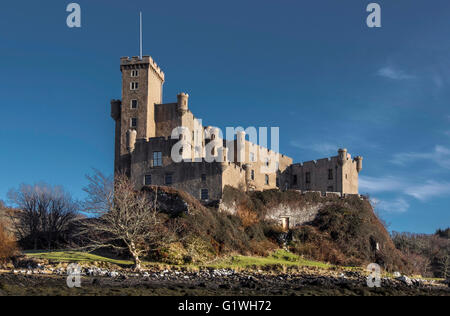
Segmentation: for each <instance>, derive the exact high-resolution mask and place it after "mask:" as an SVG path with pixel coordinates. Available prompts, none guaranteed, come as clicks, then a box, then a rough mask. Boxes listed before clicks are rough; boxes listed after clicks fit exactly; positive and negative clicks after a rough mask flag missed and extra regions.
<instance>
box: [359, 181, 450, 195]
mask: <svg viewBox="0 0 450 316" xmlns="http://www.w3.org/2000/svg"><path fill="white" fill-rule="evenodd" d="M359 188H360V191H361V192H364V193H366V192H367V193H370V194H377V193H382V192H385V193H386V192H389V193H402V194H404V195H408V196H411V197H414V198H415V199H417V200H420V201H426V200H428V199H430V198H433V197H439V196H446V195H450V182H438V181H433V180H428V181H425V182H423V183H418V182H417V181H413V180H410V179H402V178H395V177H380V178H376V177H367V176H360V178H359Z"/></svg>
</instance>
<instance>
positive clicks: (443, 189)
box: [405, 181, 450, 201]
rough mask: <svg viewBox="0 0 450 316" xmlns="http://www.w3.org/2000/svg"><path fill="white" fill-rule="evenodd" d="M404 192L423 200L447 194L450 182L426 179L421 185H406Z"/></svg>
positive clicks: (449, 191)
mask: <svg viewBox="0 0 450 316" xmlns="http://www.w3.org/2000/svg"><path fill="white" fill-rule="evenodd" d="M405 194H408V195H410V196H412V197H415V198H416V199H418V200H421V201H425V200H427V199H429V198H432V197H437V196H443V195H449V194H450V183H449V182H436V181H427V182H426V183H424V184H421V185H418V184H417V185H412V186H410V187H408V190H407V191H405Z"/></svg>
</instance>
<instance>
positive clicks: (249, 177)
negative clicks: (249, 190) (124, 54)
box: [244, 163, 252, 184]
mask: <svg viewBox="0 0 450 316" xmlns="http://www.w3.org/2000/svg"><path fill="white" fill-rule="evenodd" d="M244 170H245V181H246V182H247V184H249V183H250V181H252V164H251V163H246V164H245V165H244Z"/></svg>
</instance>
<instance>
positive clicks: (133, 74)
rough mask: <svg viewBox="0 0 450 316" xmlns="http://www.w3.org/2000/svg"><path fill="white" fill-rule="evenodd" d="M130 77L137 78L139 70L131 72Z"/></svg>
mask: <svg viewBox="0 0 450 316" xmlns="http://www.w3.org/2000/svg"><path fill="white" fill-rule="evenodd" d="M131 77H139V70H132V71H131Z"/></svg>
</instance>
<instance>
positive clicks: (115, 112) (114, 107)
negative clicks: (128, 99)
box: [111, 100, 122, 121]
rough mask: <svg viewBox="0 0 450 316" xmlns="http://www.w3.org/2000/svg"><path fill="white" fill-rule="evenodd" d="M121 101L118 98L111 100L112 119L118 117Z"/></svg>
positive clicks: (117, 118)
mask: <svg viewBox="0 0 450 316" xmlns="http://www.w3.org/2000/svg"><path fill="white" fill-rule="evenodd" d="M121 106H122V101H120V100H111V117H112V118H113V120H114V121H117V120H119V119H120V111H121Z"/></svg>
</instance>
